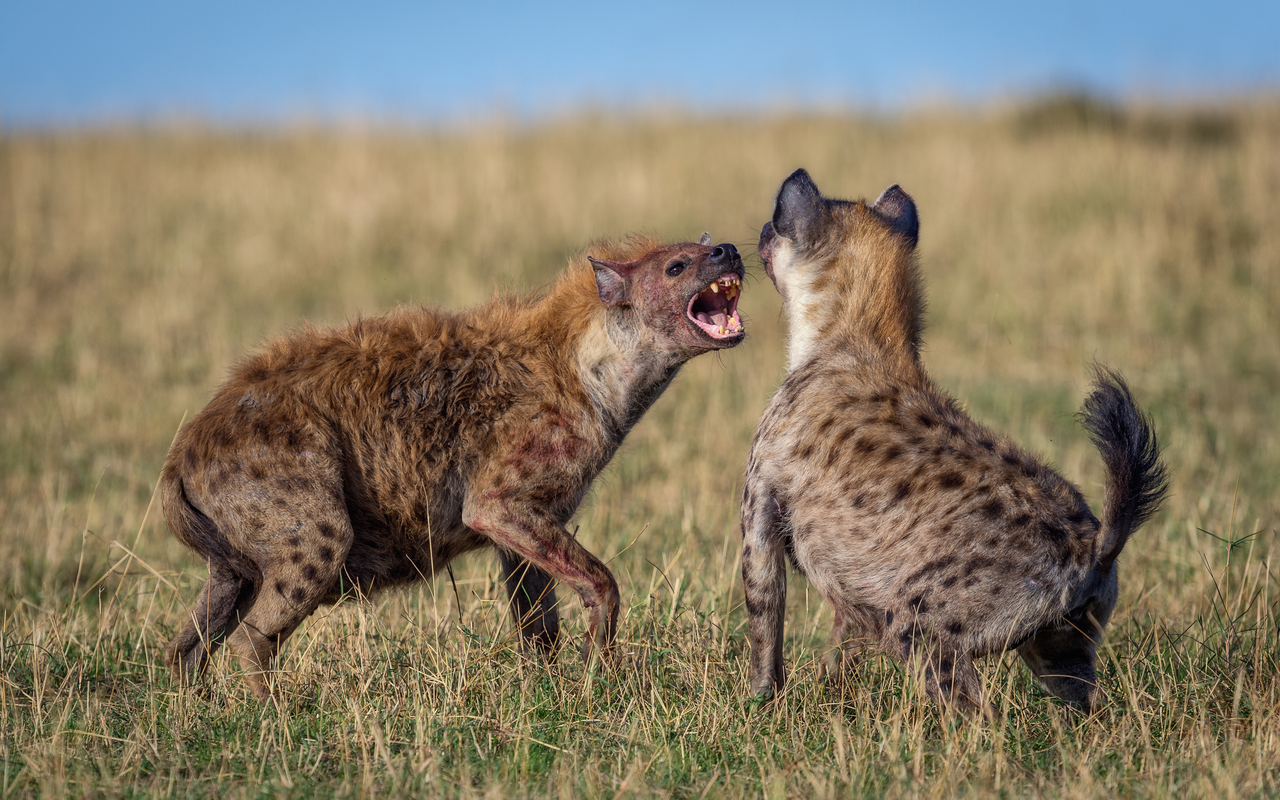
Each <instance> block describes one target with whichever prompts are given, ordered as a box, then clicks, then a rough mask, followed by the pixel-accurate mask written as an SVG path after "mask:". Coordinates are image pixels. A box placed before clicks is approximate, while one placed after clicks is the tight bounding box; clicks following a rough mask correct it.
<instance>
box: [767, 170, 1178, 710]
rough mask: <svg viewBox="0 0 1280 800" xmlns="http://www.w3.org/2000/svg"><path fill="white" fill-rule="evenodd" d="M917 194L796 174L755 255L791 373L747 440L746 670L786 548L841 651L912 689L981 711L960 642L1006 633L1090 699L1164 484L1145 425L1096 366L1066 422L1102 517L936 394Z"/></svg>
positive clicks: (970, 648) (779, 673)
mask: <svg viewBox="0 0 1280 800" xmlns="http://www.w3.org/2000/svg"><path fill="white" fill-rule="evenodd" d="M917 233H918V221H917V217H916V211H915V205H914V203H913V202H912V201H911V198H910V197H908V196H907V195H906V194H905V193H904V192H902V190H901V189H898V188H897V187H896V186H894V187H890V189H888V190H886V192H885V194H884V195H882V196H881V198H880V199H879V200H878V201H877V202H876V203H875V204H871V205H868V204H867V203H865V202H863V201H858V202H844V201H837V200H827V199H825V198H823V197H822V196H821V195H820V194H819V192H818V190H817V187H816V186H814V185H813V183H812V181H811V180H810V179H809V176H808V174H807V173H805V172H804V171H803V170H799V171H797V172H796V173H795V174H794V175H792V176H791V177H790V178H788V179H787V181H786V182H784V184H783V185H782V188H781V189H780V190H779V195H778V199H777V202H776V204H775V211H774V217H773V220H772V222H770V223H768V224H766V225H765V228H764V230H763V231H762V232H761V240H760V253H761V258H762V259H763V260H764V262H765V266H766V269H767V270H768V272H769V275H770V277H771V278H773V280H774V282H775V285H776V286H777V288H778V290H779V291H780V292H781V293H782V295H783V297H784V299H785V303H786V309H787V315H788V319H789V324H790V326H791V369H790V374H789V375H788V376H787V378H786V380H785V381H784V382H783V384H782V386H781V387H780V388H779V389H778V392H777V394H776V395H775V396H774V398H773V401H772V402H771V403H770V405H769V408H768V409H767V410H766V412H765V414H764V417H763V419H762V420H761V422H760V427H759V430H758V432H757V433H756V438H755V441H754V444H753V446H752V449H751V455H750V459H749V462H748V466H747V478H746V484H745V489H744V494H743V505H742V529H743V550H742V571H743V582H744V585H745V590H746V602H747V610H748V614H749V616H750V633H751V642H752V656H751V665H752V688H753V690H754V691H756V692H757V693H760V694H764V695H771V694H772V693H773V692H774V691H776V690H777V689H778V688H780V687H781V686H782V685H783V681H784V670H783V663H782V629H783V616H782V615H783V610H784V607H785V596H786V582H785V558H789V559H790V561H791V562H792V564H794V566H795V567H796V569H798V570H799V571H800V572H801V573H802V574H804V575H805V576H806V577H807V578H808V580H809V581H810V582H811V583H812V584H813V585H814V586H815V588H817V590H818V591H819V592H821V594H822V595H823V596H824V597H825V598H826V599H827V600H828V601H829V602H830V603H831V605H832V607H833V608H834V610H835V626H834V630H833V631H832V636H831V642H832V647H833V655H832V662H833V663H831V664H830V675H831V677H832V678H833V679H836V680H838V679H839V677H840V674H841V669H842V665H841V663H840V662H841V661H842V660H843V656H844V652H845V650H846V648H850V649H853V648H860V647H865V648H867V649H869V650H872V651H878V652H882V653H886V654H889V655H892V656H894V657H897V658H899V659H902V660H903V661H904V662H907V663H909V664H911V665H912V666H913V667H915V668H916V669H917V670H918V671H919V672H920V673H921V674H922V675H923V677H924V679H925V685H926V688H927V689H928V692H929V694H930V695H931V696H932V697H934V698H935V699H936V700H939V701H941V702H944V703H954V704H956V705H958V706H960V707H963V708H971V709H976V708H982V709H986V708H987V707H986V705H985V701H984V700H983V695H982V691H981V686H980V685H979V681H978V676H977V672H976V670H975V669H974V666H973V660H974V659H975V658H977V657H981V656H985V655H988V654H991V653H999V652H1003V651H1004V650H1006V649H1008V648H1011V647H1016V648H1018V651H1019V653H1020V654H1021V655H1022V656H1023V658H1024V659H1025V660H1026V662H1027V664H1028V665H1029V666H1030V667H1031V669H1032V670H1033V671H1034V672H1035V673H1036V675H1038V676H1039V677H1040V678H1041V680H1042V682H1043V683H1044V685H1045V686H1046V687H1047V688H1048V689H1049V690H1050V691H1051V692H1053V693H1054V694H1056V695H1058V696H1059V697H1062V698H1064V699H1066V700H1069V701H1072V702H1074V703H1077V704H1079V705H1081V706H1083V707H1085V708H1091V707H1092V706H1093V704H1094V702H1095V700H1096V687H1095V675H1094V667H1093V662H1094V657H1095V652H1096V647H1097V643H1098V640H1099V637H1100V635H1101V632H1102V629H1103V627H1104V626H1105V625H1106V623H1107V620H1108V618H1109V617H1110V615H1111V611H1112V609H1113V607H1114V605H1115V600H1116V586H1117V584H1116V568H1115V557H1116V556H1117V555H1118V554H1119V552H1120V549H1121V548H1122V547H1123V546H1124V543H1125V541H1127V539H1128V537H1129V535H1130V534H1131V533H1132V532H1133V531H1134V530H1135V529H1136V528H1137V527H1138V526H1140V525H1141V524H1142V523H1143V522H1144V521H1145V520H1146V519H1147V518H1148V517H1150V515H1151V514H1152V513H1154V512H1155V510H1156V508H1157V507H1158V505H1159V503H1160V501H1161V500H1162V498H1163V496H1164V492H1165V487H1166V483H1167V482H1166V479H1165V477H1164V469H1163V467H1162V466H1161V465H1160V464H1159V462H1158V449H1157V446H1156V441H1155V436H1154V434H1153V433H1152V431H1151V429H1150V424H1149V422H1148V421H1147V420H1146V419H1145V418H1144V417H1143V416H1142V415H1141V413H1140V412H1139V411H1138V410H1137V408H1136V406H1135V405H1134V403H1133V399H1132V397H1131V396H1130V395H1129V392H1128V389H1127V387H1125V385H1124V382H1123V381H1122V380H1121V379H1120V378H1119V376H1117V375H1115V374H1114V373H1110V372H1107V371H1105V370H1102V369H1099V370H1098V376H1097V385H1096V388H1095V391H1094V393H1093V394H1092V395H1091V396H1090V398H1089V400H1088V401H1087V402H1086V405H1085V411H1084V413H1083V415H1082V416H1083V420H1084V424H1085V427H1086V428H1087V429H1088V431H1089V432H1090V433H1091V434H1092V436H1093V438H1094V441H1095V443H1097V444H1098V446H1099V448H1100V450H1101V451H1102V454H1103V458H1104V461H1105V462H1106V464H1107V468H1108V481H1107V499H1106V512H1105V513H1104V515H1103V517H1104V521H1103V523H1102V524H1100V523H1099V521H1098V520H1097V519H1096V518H1095V517H1094V516H1093V514H1092V513H1091V512H1090V510H1089V506H1088V505H1087V504H1086V503H1085V500H1084V498H1083V497H1082V496H1081V494H1080V492H1079V491H1078V490H1077V489H1076V487H1075V486H1073V485H1072V484H1071V483H1070V482H1068V481H1067V480H1065V479H1064V478H1062V477H1061V476H1059V475H1058V474H1057V473H1056V472H1054V471H1053V470H1052V469H1050V468H1049V467H1047V466H1045V465H1044V464H1043V463H1042V462H1040V461H1038V460H1037V459H1035V458H1034V457H1032V456H1030V455H1028V454H1027V453H1026V452H1024V451H1023V450H1021V449H1019V448H1018V447H1017V446H1016V445H1015V444H1014V443H1013V442H1011V441H1009V440H1008V439H1007V438H1005V437H1003V436H1000V435H998V434H995V433H993V432H991V431H990V430H988V429H987V428H985V427H983V426H982V425H979V424H978V423H976V422H974V421H973V420H971V419H970V418H969V417H968V416H967V415H966V414H965V413H964V412H963V411H961V410H960V408H959V407H958V406H957V405H956V403H955V402H954V401H953V400H952V399H951V398H950V397H948V396H947V395H946V394H944V393H943V392H941V391H939V390H938V389H937V388H936V387H935V386H934V385H933V383H932V382H931V381H930V379H929V377H928V376H927V375H926V373H925V370H924V367H923V365H922V364H921V362H920V357H919V344H920V334H921V330H922V322H921V317H922V314H923V305H924V301H923V291H922V289H921V287H920V279H919V276H918V272H917V269H916V264H915V244H916V238H917Z"/></svg>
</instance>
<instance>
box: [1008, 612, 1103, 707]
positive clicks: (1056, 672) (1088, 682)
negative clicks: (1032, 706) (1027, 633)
mask: <svg viewBox="0 0 1280 800" xmlns="http://www.w3.org/2000/svg"><path fill="white" fill-rule="evenodd" d="M1091 633H1092V634H1093V635H1092V636H1090V634H1091ZM1097 635H1098V632H1097V631H1095V630H1093V628H1092V626H1085V629H1081V628H1078V627H1072V626H1063V627H1058V628H1044V629H1041V630H1040V631H1037V632H1036V634H1035V635H1034V636H1032V637H1031V638H1030V639H1028V640H1027V641H1026V642H1024V643H1023V644H1022V646H1021V647H1019V648H1018V655H1020V656H1022V660H1023V661H1025V662H1027V666H1028V667H1030V668H1031V671H1032V672H1034V673H1035V675H1036V677H1037V678H1039V679H1040V683H1041V684H1043V685H1044V688H1045V689H1047V690H1048V691H1049V692H1050V693H1052V694H1054V695H1056V696H1057V697H1060V698H1061V699H1063V700H1065V701H1067V702H1068V703H1072V704H1074V705H1076V706H1078V707H1079V708H1080V709H1081V710H1083V711H1084V712H1085V713H1089V712H1091V711H1093V709H1094V706H1095V705H1096V704H1097V701H1098V677H1097V673H1096V672H1095V670H1094V661H1095V659H1096V656H1097V643H1096V638H1097Z"/></svg>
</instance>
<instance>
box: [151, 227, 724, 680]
mask: <svg viewBox="0 0 1280 800" xmlns="http://www.w3.org/2000/svg"><path fill="white" fill-rule="evenodd" d="M710 242H711V239H710V237H709V236H707V235H704V236H703V238H702V241H700V242H698V243H696V244H694V243H685V244H670V245H664V244H662V243H661V242H658V241H656V240H653V239H649V238H643V237H634V238H631V239H629V240H626V241H625V242H612V243H611V242H601V243H598V244H596V245H593V246H592V247H591V248H589V252H590V253H591V255H590V256H584V257H581V258H579V259H576V260H575V261H574V262H573V263H571V265H570V266H569V268H568V270H567V271H566V272H565V273H564V274H563V275H562V276H561V277H560V278H559V280H558V281H557V282H556V283H555V284H554V285H553V286H552V287H551V288H550V289H549V290H548V291H547V292H545V293H544V294H543V295H542V296H540V297H537V298H532V299H495V300H493V301H492V302H490V303H489V304H487V305H484V306H481V307H478V308H475V309H472V310H470V311H466V312H463V313H458V314H450V313H445V312H442V311H437V310H431V309H421V308H420V309H413V310H404V311H400V312H397V313H393V314H391V315H389V316H384V317H378V318H373V319H364V320H361V321H358V322H356V323H354V324H351V325H348V326H347V327H343V328H336V329H312V328H307V329H304V330H302V331H301V332H298V333H294V334H291V335H288V336H285V337H283V338H279V339H276V340H275V341H272V342H269V343H268V344H267V345H266V346H265V347H264V348H263V350H262V351H261V352H260V353H259V354H257V355H255V356H253V357H251V358H250V359H248V360H247V361H245V362H244V363H242V364H241V365H239V366H238V367H236V368H235V370H234V371H233V373H232V374H231V377H230V379H229V380H227V381H226V383H224V384H223V385H222V387H221V388H219V389H218V391H217V393H216V395H215V396H214V398H213V400H212V401H211V402H210V403H209V405H208V406H206V407H205V409H204V410H203V411H201V412H200V413H199V414H198V415H197V416H196V417H195V418H194V419H192V421H191V422H190V423H189V424H188V425H186V427H184V428H183V429H182V430H181V432H180V433H179V435H178V438H177V440H176V442H175V443H174V445H173V448H172V450H171V451H170V452H169V456H168V459H167V460H166V462H165V466H164V471H163V476H162V478H161V491H162V493H163V498H164V511H165V518H166V519H167V520H168V522H169V526H170V528H171V529H172V530H173V533H174V535H176V536H177V538H178V539H180V540H181V541H182V542H183V543H184V544H186V545H187V546H188V547H190V548H191V549H193V550H195V551H196V552H197V553H199V554H200V555H201V556H202V557H203V558H204V559H205V560H206V561H207V562H208V566H209V580H208V583H206V584H205V586H204V589H203V591H201V593H200V597H199V599H198V601H197V603H196V606H195V608H194V609H192V610H191V613H190V615H189V622H188V624H187V625H186V627H185V628H183V630H182V631H181V632H180V633H179V634H178V636H177V637H176V638H175V639H174V640H173V641H172V642H171V643H170V644H169V646H168V648H167V649H166V651H165V660H166V661H167V662H168V664H169V666H170V668H171V669H172V670H173V672H174V673H175V675H177V676H178V677H179V678H184V677H186V676H189V675H194V674H198V673H199V672H201V671H202V670H203V669H204V667H205V666H206V664H207V662H208V660H209V657H210V655H211V654H212V652H213V651H214V650H215V649H216V648H217V647H218V645H219V644H221V643H222V642H223V641H224V640H225V641H226V643H227V645H228V646H229V647H230V648H231V650H232V651H233V652H234V653H235V654H236V655H237V656H238V657H239V659H240V661H241V663H242V664H243V666H244V667H245V669H246V671H247V680H248V683H249V686H250V688H251V689H252V691H253V692H254V694H255V695H257V696H258V697H259V698H260V699H268V698H270V697H271V689H270V682H269V672H268V670H269V666H270V662H271V659H272V658H273V657H274V656H275V655H276V653H277V651H278V650H279V648H280V646H281V644H282V643H283V642H284V641H285V640H286V639H287V638H288V637H289V635H290V634H291V633H293V631H294V630H295V629H296V628H297V627H298V625H299V624H300V623H301V622H302V621H303V620H304V619H306V617H307V616H308V615H309V614H311V612H312V611H314V610H315V609H316V607H317V606H319V605H320V604H321V603H328V602H334V601H336V600H338V599H339V598H340V597H342V596H344V595H360V596H367V595H369V594H371V593H373V592H376V591H378V590H382V589H389V588H392V587H395V586H400V585H403V584H407V583H410V582H413V581H417V580H425V579H429V578H431V577H432V576H433V575H435V574H437V573H438V572H440V571H441V570H442V569H444V568H445V566H446V565H447V564H448V563H449V562H450V561H451V560H452V559H454V558H456V557H457V556H459V555H461V554H463V553H466V552H468V551H471V550H475V549H477V548H481V547H489V546H492V547H495V548H497V550H498V554H499V558H500V560H501V563H502V568H503V571H504V574H505V580H506V586H507V590H508V592H509V595H510V607H511V610H512V612H513V614H514V616H515V619H516V622H517V625H518V626H519V629H520V631H521V633H522V635H523V637H524V639H525V641H526V642H527V643H529V644H532V645H534V646H535V647H536V648H539V649H541V650H542V651H544V652H546V653H548V654H551V653H553V652H554V650H555V647H556V642H557V637H558V633H559V622H558V614H557V611H556V600H555V595H554V592H553V590H552V585H551V581H552V579H555V580H559V581H562V582H563V583H565V584H567V585H568V586H569V587H571V588H573V589H574V590H575V591H576V592H577V593H578V594H579V595H580V596H581V598H582V601H583V603H584V604H585V605H586V606H587V607H588V608H589V609H590V635H589V638H588V642H587V645H586V648H585V652H588V653H589V652H590V650H591V648H592V647H593V646H594V647H597V648H600V649H601V650H602V651H604V652H606V653H607V650H608V647H609V645H610V644H611V643H612V641H613V638H614V634H615V628H616V625H617V618H618V608H619V596H618V586H617V583H616V582H615V581H614V578H613V575H612V574H610V572H609V570H608V569H607V568H606V567H605V565H604V564H603V563H601V561H600V560H599V559H598V558H596V557H595V556H593V555H592V554H591V553H589V552H588V551H587V550H586V548H584V547H583V546H582V545H581V544H579V543H578V542H577V541H576V540H575V538H574V537H573V536H572V535H571V534H570V533H569V532H568V531H567V530H566V529H565V524H566V523H567V522H568V520H569V518H570V516H571V515H572V514H573V513H574V510H575V509H576V508H577V507H578V504H579V502H580V501H581V500H582V498H583V496H584V494H585V493H586V491H587V489H588V487H589V486H590V485H591V482H592V480H593V479H595V477H596V476H597V475H598V474H599V473H600V471H601V469H603V468H604V466H605V465H606V464H607V463H608V462H609V459H610V458H612V457H613V454H614V453H615V452H616V451H617V449H618V447H619V445H621V443H622V440H623V437H625V436H626V434H627V432H628V431H629V430H630V429H631V427H632V426H633V425H635V423H636V422H637V420H639V419H640V417H641V415H643V414H644V412H645V411H646V410H647V409H648V408H649V406H650V405H651V404H652V403H653V402H654V401H655V400H656V399H657V398H658V396H659V395H660V394H661V393H662V391H663V390H664V389H665V388H666V386H667V385H668V383H670V381H671V380H672V378H673V377H674V376H675V375H676V373H677V372H678V371H679V369H680V367H681V365H683V364H684V363H685V362H686V361H688V360H689V359H690V358H693V357H694V356H697V355H699V354H701V353H706V352H709V351H713V350H720V349H723V348H727V347H733V346H734V345H737V344H738V343H740V342H741V341H742V340H743V337H744V336H745V333H744V331H743V326H742V322H741V319H740V317H739V315H738V311H737V305H738V295H739V292H740V289H741V285H742V284H741V281H742V276H743V269H742V260H741V258H740V257H739V255H738V251H737V250H736V249H735V248H734V246H733V245H732V244H719V245H715V246H711V243H710Z"/></svg>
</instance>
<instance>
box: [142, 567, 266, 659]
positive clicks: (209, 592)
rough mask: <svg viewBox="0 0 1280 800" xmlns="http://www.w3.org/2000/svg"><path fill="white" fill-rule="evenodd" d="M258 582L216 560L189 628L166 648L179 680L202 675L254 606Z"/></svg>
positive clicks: (166, 655) (184, 629)
mask: <svg viewBox="0 0 1280 800" xmlns="http://www.w3.org/2000/svg"><path fill="white" fill-rule="evenodd" d="M254 588H255V587H254V585H253V583H252V582H251V581H247V580H245V579H244V578H241V577H240V576H239V575H237V574H235V573H234V572H232V571H231V570H230V569H228V568H227V567H225V566H223V565H221V564H219V563H218V562H216V561H210V562H209V580H207V581H206V582H205V584H204V588H202V589H201V590H200V596H199V598H198V599H197V600H196V607H195V608H194V609H192V610H191V619H190V621H189V622H188V623H187V624H186V627H184V628H183V629H182V631H181V632H179V633H178V635H177V636H175V637H174V638H173V641H171V642H169V644H168V646H167V647H165V649H164V660H165V664H167V665H168V667H169V670H170V671H171V672H172V673H173V676H174V678H176V679H177V680H178V681H180V682H182V681H187V680H192V679H195V678H198V677H199V676H200V675H201V674H203V673H204V670H205V668H206V667H207V666H208V665H209V659H210V657H212V656H213V653H214V651H215V650H217V649H218V647H219V645H221V644H222V642H223V640H224V639H225V638H226V637H227V636H228V635H229V634H230V633H231V632H232V631H233V630H234V629H235V627H236V626H237V625H239V624H240V618H241V616H242V615H243V614H244V613H245V611H246V610H247V609H248V608H249V606H250V605H252V602H253V595H254Z"/></svg>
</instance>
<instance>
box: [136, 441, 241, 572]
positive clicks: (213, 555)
mask: <svg viewBox="0 0 1280 800" xmlns="http://www.w3.org/2000/svg"><path fill="white" fill-rule="evenodd" d="M160 499H161V503H162V505H163V508H164V518H165V521H166V522H168V523H169V529H170V530H172V531H173V535H174V536H175V537H176V538H177V539H178V541H180V542H182V543H183V544H185V545H186V546H187V547H189V548H191V549H192V550H194V551H195V552H196V553H197V554H198V555H200V557H201V558H203V559H204V560H205V561H207V562H209V563H210V564H211V565H212V564H214V563H217V564H220V565H222V566H224V567H226V568H227V569H228V570H229V571H230V572H233V573H235V574H237V575H240V576H241V577H243V578H246V579H249V580H255V579H257V578H258V569H257V567H256V566H255V565H254V564H253V563H252V562H250V561H249V559H247V558H246V557H245V556H244V554H242V553H240V552H239V551H238V550H236V549H235V548H234V547H232V545H231V543H230V542H229V541H227V536H226V534H225V533H223V532H222V531H221V530H219V529H218V526H217V525H216V524H215V523H214V521H213V520H211V519H209V517H207V516H205V515H204V514H203V513H202V512H201V511H200V509H198V508H196V507H195V506H194V505H192V504H191V500H190V498H188V497H187V492H186V487H185V486H184V485H183V481H182V475H181V474H180V472H179V470H177V469H175V468H174V467H173V466H172V465H170V464H166V465H165V468H164V470H163V472H162V473H161V475H160Z"/></svg>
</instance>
